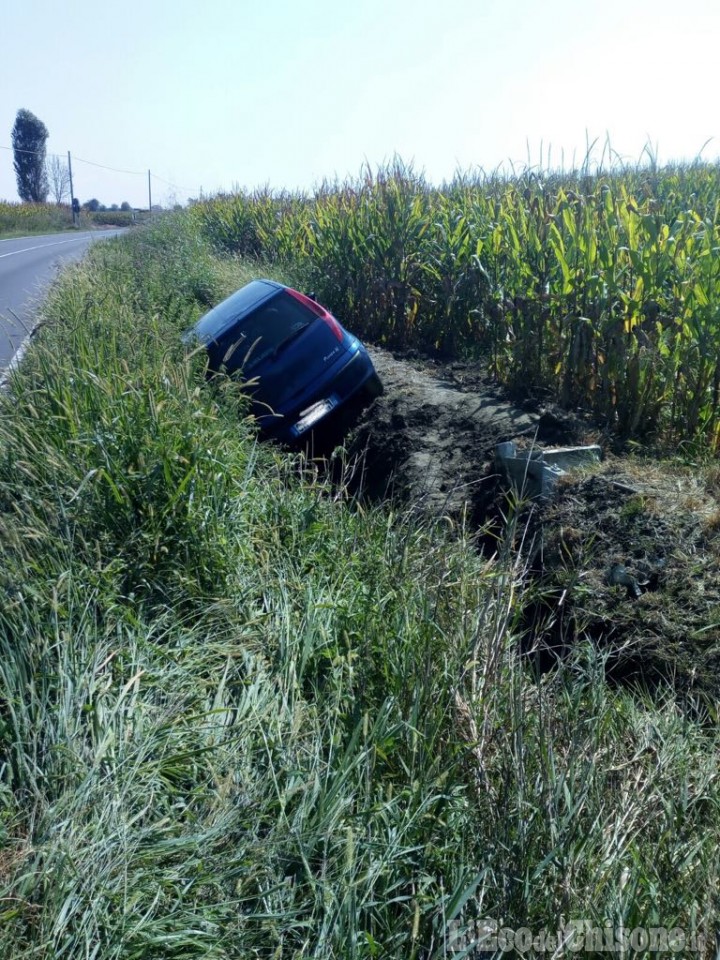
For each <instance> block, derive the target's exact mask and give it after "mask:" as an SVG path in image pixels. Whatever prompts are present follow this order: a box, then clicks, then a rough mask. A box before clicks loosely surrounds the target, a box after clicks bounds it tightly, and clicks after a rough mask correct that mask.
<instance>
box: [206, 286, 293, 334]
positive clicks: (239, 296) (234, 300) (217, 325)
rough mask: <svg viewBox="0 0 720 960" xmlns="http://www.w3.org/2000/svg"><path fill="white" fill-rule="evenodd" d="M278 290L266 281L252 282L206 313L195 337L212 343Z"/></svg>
mask: <svg viewBox="0 0 720 960" xmlns="http://www.w3.org/2000/svg"><path fill="white" fill-rule="evenodd" d="M276 290H277V287H276V286H275V285H274V284H270V283H266V282H265V281H264V280H253V281H251V282H250V283H248V284H246V285H245V286H244V287H241V288H240V290H238V291H236V292H235V293H234V294H233V295H232V296H231V297H228V298H227V300H223V302H222V303H219V304H218V305H217V306H216V307H213V309H212V310H210V311H209V313H206V314H205V316H204V317H203V318H202V320H201V321H200V322H199V323H198V324H197V326H196V327H195V335H196V336H197V337H198V338H199V339H200V340H201V341H202V342H203V343H210V341H211V340H215V339H217V337H219V336H222V334H223V333H224V332H225V330H227V329H229V328H230V327H231V326H232V323H233V321H234V319H235V318H236V317H241V316H243V314H245V313H248V312H249V311H251V310H252V309H253V307H255V306H256V305H257V304H258V303H261V302H262V301H263V300H265V299H267V298H268V297H270V296H272V294H273V293H274V292H275V291H276Z"/></svg>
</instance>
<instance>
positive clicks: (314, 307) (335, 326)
mask: <svg viewBox="0 0 720 960" xmlns="http://www.w3.org/2000/svg"><path fill="white" fill-rule="evenodd" d="M285 289H286V290H287V292H288V293H289V294H290V296H291V297H295V299H296V300H299V301H300V303H302V304H303V306H305V307H307V308H308V310H310V311H312V313H314V314H315V316H316V317H320V319H321V320H324V321H325V323H326V324H327V325H328V326H329V327H330V329H331V330H332V332H333V333H334V334H335V336H336V337H337V339H338V340H339V341H340V342H341V343H342V339H343V332H342V327H341V326H340V324H339V323H338V322H337V320H336V319H335V317H334V316H333V315H332V314H331V313H330V312H329V311H328V310H326V309H325V307H321V306H320V304H319V303H317V302H316V301H315V300H311V299H310V297H306V296H305V294H304V293H300V292H299V291H298V290H293V289H292V287H286V288H285Z"/></svg>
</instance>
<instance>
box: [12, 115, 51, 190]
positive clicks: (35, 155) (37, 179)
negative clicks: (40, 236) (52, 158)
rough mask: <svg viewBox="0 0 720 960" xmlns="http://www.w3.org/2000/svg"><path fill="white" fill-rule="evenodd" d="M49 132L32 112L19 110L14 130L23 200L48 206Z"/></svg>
mask: <svg viewBox="0 0 720 960" xmlns="http://www.w3.org/2000/svg"><path fill="white" fill-rule="evenodd" d="M47 138H48V130H47V127H46V126H45V124H44V123H43V122H42V120H38V118H37V117H36V116H35V114H34V113H30V111H29V110H18V112H17V116H16V117H15V126H14V127H13V130H12V145H13V151H14V154H15V177H16V178H17V188H18V193H19V195H20V199H21V200H28V201H33V202H35V203H45V201H46V200H47V195H48V181H47V173H46V170H45V155H46V147H45V144H46V142H47Z"/></svg>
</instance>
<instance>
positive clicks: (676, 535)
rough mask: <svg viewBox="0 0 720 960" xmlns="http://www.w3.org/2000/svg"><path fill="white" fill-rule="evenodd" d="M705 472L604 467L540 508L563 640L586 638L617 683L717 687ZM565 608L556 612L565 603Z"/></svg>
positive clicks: (716, 506) (719, 599)
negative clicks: (600, 649)
mask: <svg viewBox="0 0 720 960" xmlns="http://www.w3.org/2000/svg"><path fill="white" fill-rule="evenodd" d="M714 477H715V473H714V472H713V471H707V470H705V471H703V470H700V469H698V468H690V467H680V466H678V465H676V464H673V465H671V464H666V463H658V462H656V461H646V460H642V461H641V460H631V459H626V460H616V459H614V458H613V459H611V460H610V461H608V462H607V463H606V464H604V465H603V466H602V467H600V468H599V469H598V470H597V471H596V472H593V473H591V474H590V475H586V476H582V475H578V476H572V477H569V478H568V479H567V480H566V481H565V482H563V484H562V485H561V489H560V490H559V492H558V496H557V497H556V498H555V499H554V500H553V501H551V502H549V503H547V504H545V505H544V506H542V507H541V508H540V510H539V513H538V516H537V519H536V524H537V526H538V528H539V529H540V530H541V531H542V538H541V541H542V557H541V562H540V563H539V564H537V565H536V568H537V572H538V587H539V593H540V595H541V596H542V597H543V598H544V600H543V605H542V606H543V607H544V611H545V614H546V617H549V619H550V620H552V622H553V624H554V627H555V635H556V638H557V639H558V640H559V641H560V642H561V644H567V643H568V642H572V640H573V638H574V637H575V636H577V635H578V634H586V635H589V636H591V637H593V638H594V639H595V641H596V642H597V643H599V644H600V645H603V646H605V647H609V648H610V649H611V650H612V652H613V661H612V671H613V673H614V675H616V676H618V677H620V678H622V679H627V678H632V677H640V676H642V678H643V679H644V680H645V681H650V682H651V683H652V682H657V681H659V680H668V681H672V682H673V684H674V685H675V687H676V689H679V690H681V691H683V692H684V693H686V694H691V695H692V694H694V693H706V694H710V695H711V696H715V694H716V693H717V691H718V686H719V684H720V501H719V499H718V493H720V484H718V483H717V482H716V481H715V480H714V479H713V478H714ZM565 604H567V611H566V612H563V611H562V609H561V606H562V605H565Z"/></svg>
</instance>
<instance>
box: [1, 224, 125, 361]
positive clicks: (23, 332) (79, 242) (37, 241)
mask: <svg viewBox="0 0 720 960" xmlns="http://www.w3.org/2000/svg"><path fill="white" fill-rule="evenodd" d="M122 232H123V231H122V230H107V231H105V230H103V231H98V230H96V231H93V232H89V233H76V234H72V235H69V234H67V233H56V234H52V235H50V236H41V237H38V236H35V237H22V238H20V239H19V240H0V375H1V374H2V371H3V370H4V369H5V367H7V365H8V364H9V363H10V360H11V359H12V357H13V355H14V354H15V352H16V351H17V349H18V347H20V345H21V344H22V342H23V341H24V340H25V339H26V337H27V336H28V334H29V333H30V331H31V330H32V328H33V327H34V325H35V322H36V319H35V314H36V311H37V306H38V303H39V302H40V300H41V299H42V297H43V295H44V294H45V292H46V291H47V288H48V286H49V285H50V283H51V282H52V280H53V279H54V278H55V277H56V276H57V274H58V271H59V269H60V268H61V267H62V266H63V265H64V264H67V263H69V262H71V261H73V260H79V259H80V257H82V255H83V254H84V253H85V251H86V250H87V248H88V247H89V245H90V244H91V243H94V242H95V241H96V240H104V239H105V238H107V237H113V236H117V235H118V234H119V233H122Z"/></svg>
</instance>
